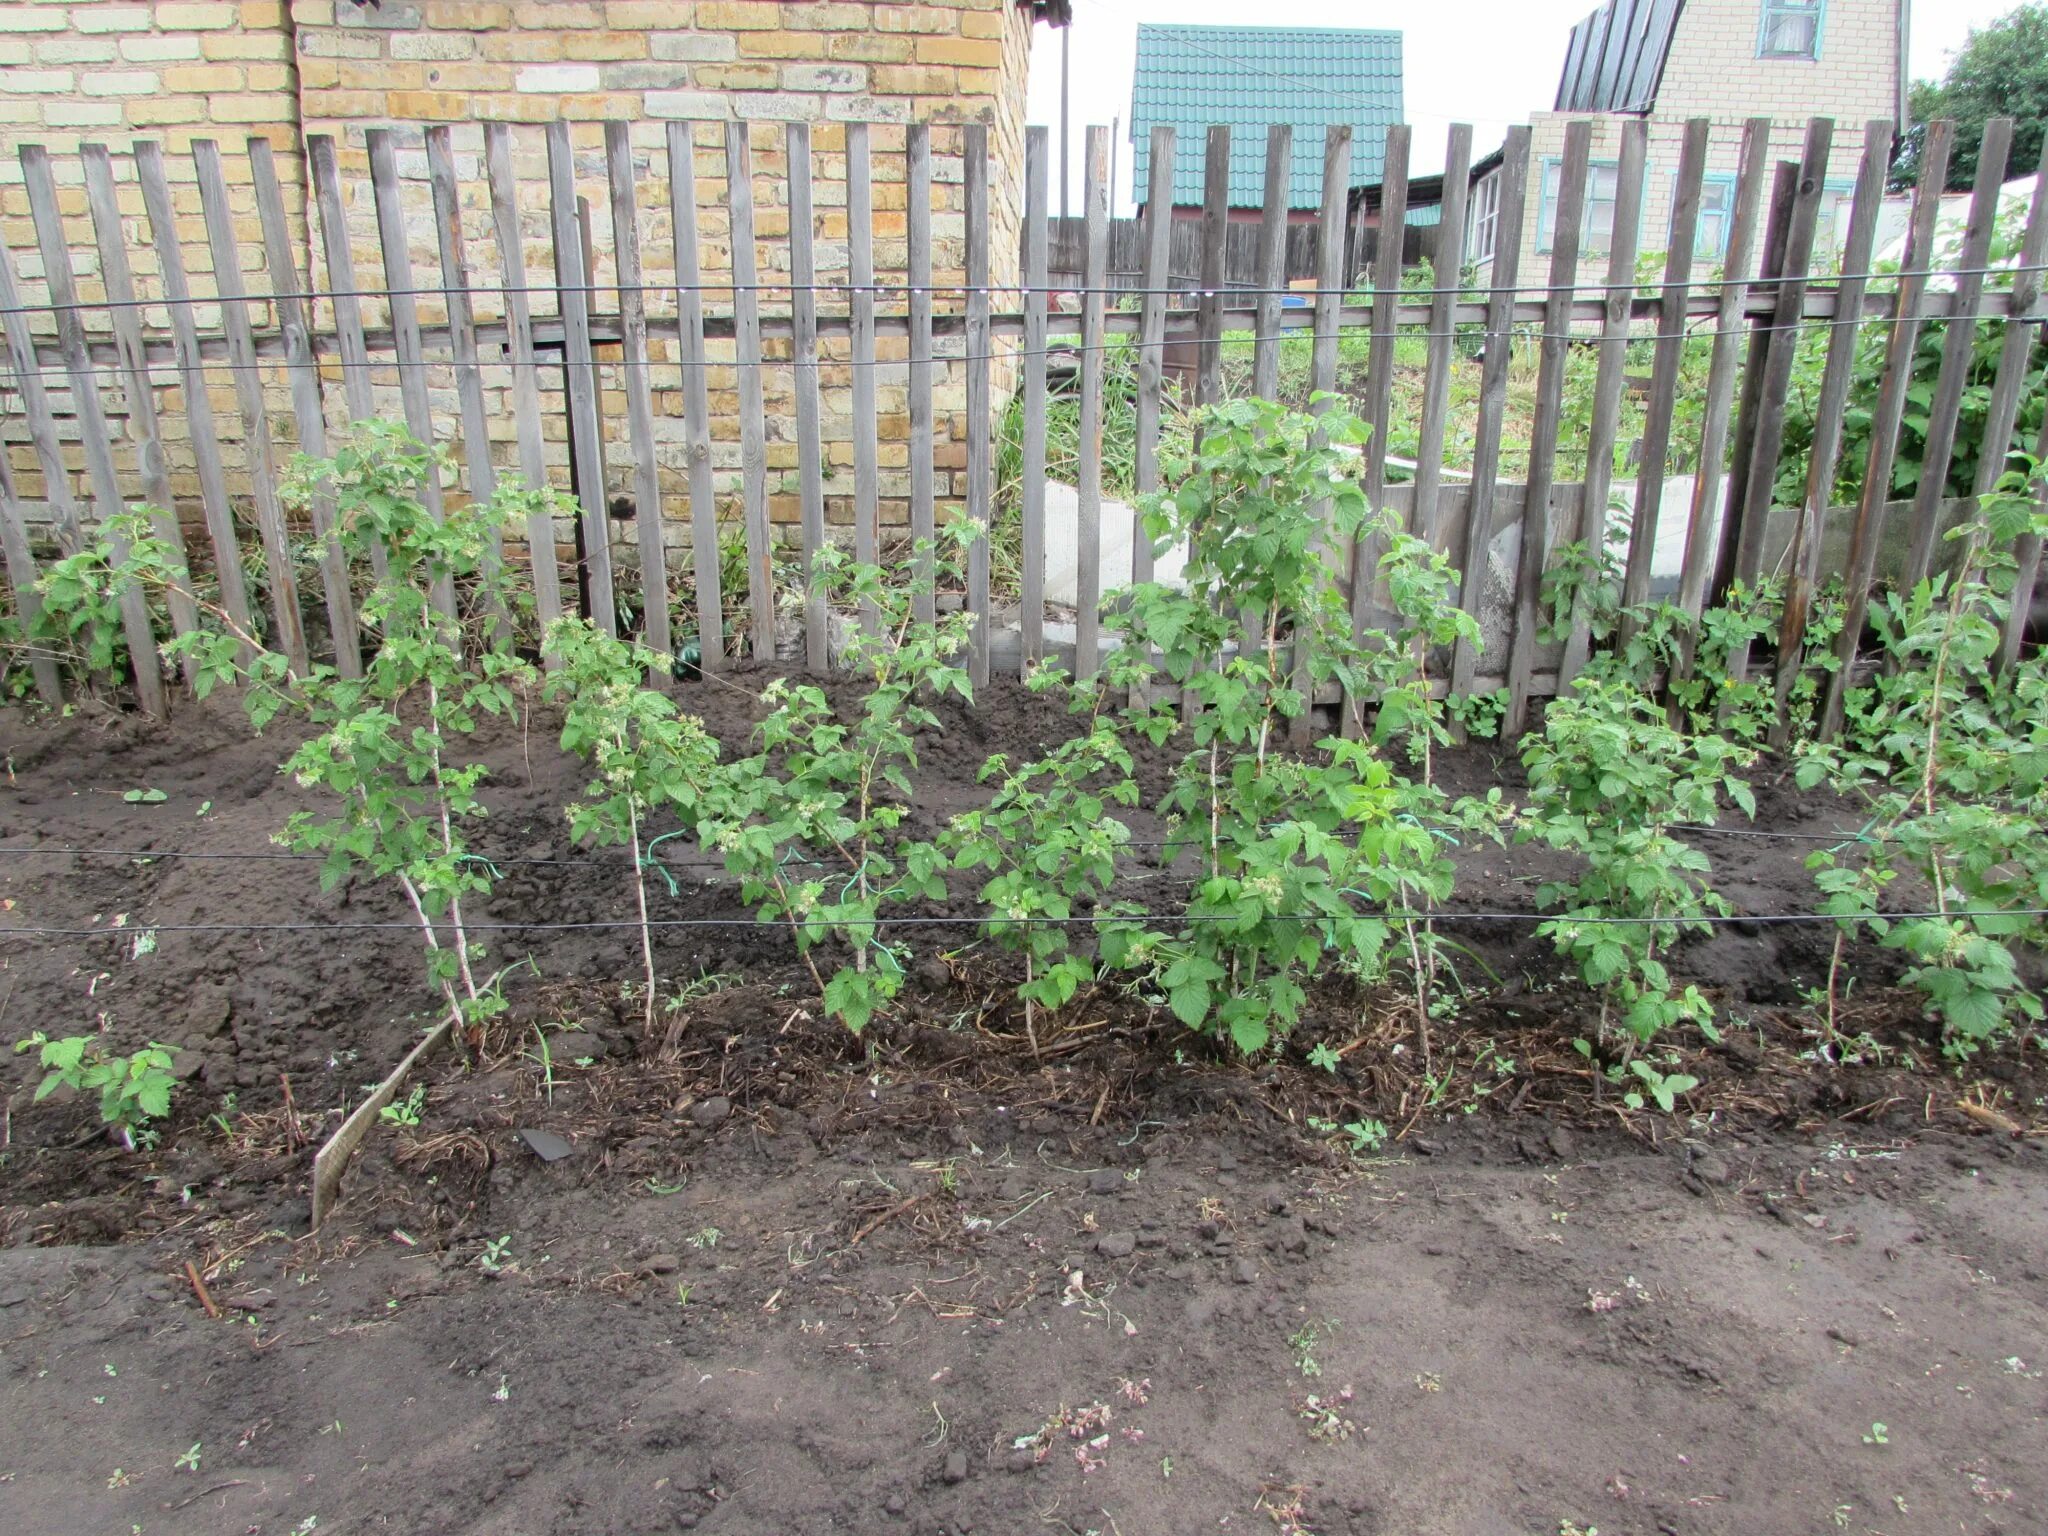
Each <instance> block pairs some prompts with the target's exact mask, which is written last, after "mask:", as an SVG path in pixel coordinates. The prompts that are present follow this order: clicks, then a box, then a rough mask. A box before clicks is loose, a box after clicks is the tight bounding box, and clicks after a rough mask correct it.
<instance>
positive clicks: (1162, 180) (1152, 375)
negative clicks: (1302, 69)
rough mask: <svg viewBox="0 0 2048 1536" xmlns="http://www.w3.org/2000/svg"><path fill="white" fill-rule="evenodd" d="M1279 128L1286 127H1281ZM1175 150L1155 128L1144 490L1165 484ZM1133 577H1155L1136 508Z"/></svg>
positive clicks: (1149, 206) (1137, 480)
mask: <svg viewBox="0 0 2048 1536" xmlns="http://www.w3.org/2000/svg"><path fill="white" fill-rule="evenodd" d="M1274 131H1275V132H1276V133H1277V132H1281V131H1283V130H1280V129H1275V130H1274ZM1173 155H1174V132H1173V127H1172V125H1171V124H1169V123H1158V124H1155V125H1154V126H1153V129H1152V158H1151V161H1150V163H1149V165H1148V166H1147V170H1146V190H1145V259H1144V276H1143V277H1142V278H1141V279H1140V281H1142V282H1143V283H1144V285H1145V294H1144V298H1143V300H1142V304H1141V308H1140V312H1139V315H1138V405H1137V442H1136V444H1135V445H1134V447H1133V463H1132V481H1133V484H1134V485H1135V487H1136V489H1137V492H1138V494H1139V495H1140V496H1143V495H1146V494H1148V493H1150V492H1152V491H1156V490H1158V489H1159V417H1160V410H1161V407H1162V405H1163V403H1164V392H1165V381H1166V309H1167V304H1168V302H1169V300H1170V298H1171V294H1170V293H1169V291H1168V290H1169V289H1171V288H1172V286H1173V266H1172V251H1173V243H1172V242H1173ZM1131 520H1132V524H1133V526H1132V529H1131V580H1132V582H1134V583H1137V582H1147V581H1150V580H1151V579H1152V541H1151V540H1150V539H1149V538H1147V537H1146V536H1145V518H1144V514H1142V513H1140V512H1138V511H1137V510H1136V509H1133V510H1132V513H1131Z"/></svg>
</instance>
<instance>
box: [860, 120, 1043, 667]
mask: <svg viewBox="0 0 2048 1536" xmlns="http://www.w3.org/2000/svg"><path fill="white" fill-rule="evenodd" d="M874 207H875V192H874V160H873V156H872V155H871V154H870V152H869V148H868V125H867V124H866V123H848V124H847V125H846V280H847V284H848V286H849V288H850V289H851V293H850V296H849V299H848V303H847V330H848V333H849V335H848V340H849V344H850V353H851V357H852V362H853V370H852V371H853V380H852V384H853V388H852V400H851V402H850V403H851V407H852V432H853V558H854V559H855V560H856V561H858V562H859V563H860V564H862V565H875V564H877V563H879V562H880V560H881V558H882V491H881V485H882V476H881V456H880V451H879V441H878V440H879V436H880V434H879V431H878V428H877V423H876V413H875V233H874ZM1027 229H1028V226H1027ZM1041 469H1042V465H1041ZM1026 493H1027V497H1028V494H1029V487H1028V486H1027V487H1026ZM879 617H880V615H879V611H878V610H877V609H876V607H875V605H874V603H873V601H872V600H871V599H868V598H862V599H861V605H860V623H861V628H862V629H864V630H865V631H867V633H869V634H870V635H872V634H874V633H875V632H876V628H877V625H878V622H879Z"/></svg>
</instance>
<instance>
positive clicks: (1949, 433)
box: [1899, 117, 2012, 591]
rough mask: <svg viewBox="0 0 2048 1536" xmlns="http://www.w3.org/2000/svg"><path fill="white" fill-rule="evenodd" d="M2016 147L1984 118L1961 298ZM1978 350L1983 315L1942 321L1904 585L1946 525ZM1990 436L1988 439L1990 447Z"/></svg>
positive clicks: (1979, 288)
mask: <svg viewBox="0 0 2048 1536" xmlns="http://www.w3.org/2000/svg"><path fill="white" fill-rule="evenodd" d="M2011 150H2012V119H2011V118H2009V117H1994V118H1992V119H1991V120H1990V121H1989V122H1987V123H1986V124H1985V125H1984V137H1983V139H1982V141H1981V142H1980V143H1979V144H1978V147H1977V180H1976V184H1975V186H1974V187H1973V189H1972V191H1971V195H1970V218H1969V222H1968V224H1966V225H1965V226H1964V229H1963V243H1962V249H1961V250H1960V252H1959V253H1958V255H1957V257H1956V260H1955V276H1954V278H1953V282H1954V283H1955V290H1954V295H1955V302H1956V303H1957V304H1958V305H1967V306H1969V307H1971V308H1974V307H1975V305H1976V302H1977V299H1978V297H1979V295H1981V294H1982V293H1983V291H1984V267H1985V264H1986V263H1987V262H1988V261H1989V260H1990V257H1991V237H1992V234H1993V232H1994V231H1995V230H1996V228H1997V226H1998V204H1999V192H2000V190H2001V187H2002V185H2003V183H2004V180H2005V165H2006V160H2007V158H2008V156H2009V155H2010V153H2011ZM1976 349H1977V321H1975V320H1974V319H1968V320H1966V319H1955V320H1948V321H1945V322H1943V331H1942V345H1941V369H1940V372H1938V373H1937V374H1936V375H1935V382H1934V403H1933V405H1932V406H1930V407H1929V409H1928V412H1927V432H1926V437H1925V442H1924V444H1923V446H1922V449H1921V453H1920V483H1919V485H1918V486H1917V487H1916V488H1915V490H1914V493H1913V536H1912V540H1911V542H1910V543H1909V544H1908V545H1907V547H1906V563H1905V566H1904V567H1903V568H1902V569H1901V571H1900V573H1899V586H1900V587H1901V588H1902V589H1903V590H1906V591H1911V590H1912V589H1913V587H1915V586H1916V585H1918V584H1919V582H1920V579H1921V578H1922V577H1924V576H1925V575H1926V574H1927V571H1928V567H1929V565H1930V564H1931V563H1932V561H1933V558H1934V542H1935V538H1936V535H1937V534H1938V532H1939V530H1940V526H1941V504H1942V501H1943V499H1944V497H1945V496H1946V494H1947V490H1948V471H1949V465H1950V464H1951V463H1952V462H1953V461H1954V458H1955V449H1956V423H1957V421H1958V419H1959V418H1960V417H1961V415H1962V404H1963V391H1964V389H1965V388H1967V387H1968V385H1969V380H1970V374H1971V372H1972V371H1973V364H1974V362H1975V357H1976ZM1989 444H1990V440H1989V439H1988V438H1987V439H1985V440H1984V446H1985V447H1987V448H1988V447H1989Z"/></svg>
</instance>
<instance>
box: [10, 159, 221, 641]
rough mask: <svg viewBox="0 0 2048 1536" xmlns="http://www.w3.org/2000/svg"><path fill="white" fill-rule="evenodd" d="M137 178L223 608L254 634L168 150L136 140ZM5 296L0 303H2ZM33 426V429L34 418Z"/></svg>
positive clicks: (30, 423) (31, 419) (30, 422)
mask: <svg viewBox="0 0 2048 1536" xmlns="http://www.w3.org/2000/svg"><path fill="white" fill-rule="evenodd" d="M135 179H136V180H137V181H138V182H140V183H141V185H142V206H143V209H144V211H145V212H146V213H147V214H148V215H149V227H150V233H151V238H152V239H153V240H154V242H155V245H156V261H157V273H158V281H160V282H161V283H162V284H163V290H164V304H165V307H166V308H167V309H168V310H169V312H170V318H171V346H172V350H173V351H174V352H175V353H176V355H177V359H178V392H179V393H180V394H181V395H182V396H183V397H184V406H185V427H186V430H187V431H188V432H189V433H190V434H191V438H192V464H193V468H194V470H195V471H196V472H197V474H198V476H199V504H200V507H201V509H202V510H203V511H204V513H205V515H206V534H207V541H208V543H210V544H211V545H212V546H213V572H214V577H215V579H216V581H217V582H218V584H219V586H220V601H221V607H222V608H224V609H225V610H226V611H227V615H228V617H229V619H231V620H232V621H233V622H234V625H235V627H236V628H237V629H239V630H241V631H242V632H243V633H244V634H254V633H255V632H256V618H255V615H254V614H253V613H252V612H251V611H250V608H249V581H248V577H247V574H246V572H245V571H244V569H243V565H242V546H241V542H240V541H239V540H238V539H237V538H236V537H235V518H234V512H233V509H232V508H230V506H229V505H228V490H227V479H226V477H225V476H224V475H223V474H222V473H221V463H220V432H219V428H218V427H217V426H216V425H215V423H214V419H213V397H212V396H211V395H210V394H209V393H208V392H207V388H206V367H205V362H204V360H203V359H202V357H201V355H200V351H199V326H198V323H197V321H196V320H195V319H194V318H193V313H192V310H193V304H192V290H191V284H190V282H189V281H188V279H187V278H186V275H185V251H184V247H183V246H182V245H180V243H179V236H178V218H177V213H176V210H175V208H174V207H173V205H172V202H171V186H170V182H169V181H168V180H167V179H166V178H165V176H164V162H163V151H162V149H161V148H160V147H159V146H158V144H157V143H156V141H155V140H154V139H137V140H136V141H135ZM5 302H6V300H5V298H4V296H0V303H5ZM29 425H30V426H31V427H33V426H34V425H35V419H34V417H33V416H31V417H30V419H29Z"/></svg>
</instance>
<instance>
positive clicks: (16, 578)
mask: <svg viewBox="0 0 2048 1536" xmlns="http://www.w3.org/2000/svg"><path fill="white" fill-rule="evenodd" d="M0 265H5V266H6V267H7V268H8V270H9V272H10V273H11V272H12V270H13V263H12V261H11V259H9V258H8V257H7V256H6V253H5V252H0ZM0 554H4V555H5V557H6V561H7V586H8V589H9V590H10V591H11V592H12V593H13V595H14V616H15V618H16V619H18V620H19V621H20V623H21V627H22V630H23V631H24V632H27V631H29V630H31V629H33V628H34V626H35V622H36V618H37V616H38V615H39V614H41V613H42V611H43V599H42V595H41V594H40V593H39V592H37V591H36V581H37V579H38V576H39V573H38V572H37V570H36V557H35V554H34V552H33V551H31V550H30V548H29V543H28V523H27V522H26V520H25V519H24V518H23V517H22V515H21V502H20V500H19V498H17V497H16V496H15V494H14V466H13V465H12V464H10V463H9V462H8V459H7V452H6V450H5V449H4V448H0ZM28 665H29V676H31V677H33V678H34V679H35V684H36V695H37V697H39V698H40V699H41V700H42V701H43V702H44V703H45V704H47V705H49V706H50V707H51V708H52V709H55V708H57V707H58V706H59V705H61V704H62V703H63V702H64V684H63V680H62V679H61V678H60V677H58V675H57V663H56V662H55V661H54V660H52V659H51V658H50V657H49V656H47V655H45V654H44V653H43V652H42V651H40V650H34V651H31V652H30V653H29V662H28Z"/></svg>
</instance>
